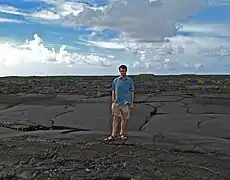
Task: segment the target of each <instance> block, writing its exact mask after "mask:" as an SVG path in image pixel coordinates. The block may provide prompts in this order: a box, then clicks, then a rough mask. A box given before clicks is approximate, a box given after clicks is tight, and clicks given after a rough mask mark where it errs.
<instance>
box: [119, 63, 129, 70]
mask: <svg viewBox="0 0 230 180" xmlns="http://www.w3.org/2000/svg"><path fill="white" fill-rule="evenodd" d="M118 69H119V70H120V69H125V70H126V71H127V66H126V65H124V64H122V65H120V66H119V68H118Z"/></svg>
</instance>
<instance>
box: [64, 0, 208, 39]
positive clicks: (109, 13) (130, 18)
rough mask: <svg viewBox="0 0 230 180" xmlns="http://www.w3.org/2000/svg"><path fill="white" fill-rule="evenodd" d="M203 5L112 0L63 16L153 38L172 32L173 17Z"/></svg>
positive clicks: (163, 0) (176, 18) (179, 17)
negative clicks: (97, 6)
mask: <svg viewBox="0 0 230 180" xmlns="http://www.w3.org/2000/svg"><path fill="white" fill-rule="evenodd" d="M204 5H205V0H193V1H191V0H183V1H181V0H174V1H171V0H161V1H160V3H156V2H152V3H149V2H147V1H146V0H120V1H112V2H111V3H110V4H109V5H108V6H107V7H106V8H105V10H104V11H98V10H97V11H95V10H92V9H90V8H88V7H86V6H84V7H83V8H84V11H82V12H81V13H80V14H79V15H78V16H77V17H76V16H74V15H72V14H71V15H68V16H67V17H65V20H67V21H72V22H75V24H86V25H92V26H98V27H102V28H103V27H106V28H112V29H117V30H119V31H121V32H122V33H123V35H124V36H126V37H129V38H132V39H136V40H141V41H156V40H163V39H164V38H165V37H169V36H174V35H175V34H176V31H177V28H176V26H175V23H176V22H177V21H181V20H186V19H187V18H188V17H189V16H191V15H193V14H194V13H195V12H196V11H197V10H199V9H200V8H202V7H203V6H204Z"/></svg>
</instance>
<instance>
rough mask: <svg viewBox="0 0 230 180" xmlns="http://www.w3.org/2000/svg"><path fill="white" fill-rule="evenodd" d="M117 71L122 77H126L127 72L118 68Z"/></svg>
mask: <svg viewBox="0 0 230 180" xmlns="http://www.w3.org/2000/svg"><path fill="white" fill-rule="evenodd" d="M119 71H120V74H121V76H122V77H124V76H126V72H127V71H126V70H125V69H122V68H120V69H119Z"/></svg>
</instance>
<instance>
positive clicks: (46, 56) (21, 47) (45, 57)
mask: <svg viewBox="0 0 230 180" xmlns="http://www.w3.org/2000/svg"><path fill="white" fill-rule="evenodd" d="M65 48H66V46H65V45H63V46H61V48H60V49H59V50H57V51H56V50H55V49H54V48H52V49H48V48H46V47H45V45H44V43H43V41H42V39H41V38H40V37H39V36H38V35H37V34H35V35H34V40H31V41H28V40H27V41H26V42H25V43H22V44H18V43H1V44H0V49H1V53H0V64H4V65H5V66H17V65H20V64H21V63H34V62H41V63H47V64H49V63H50V64H52V63H58V64H66V65H74V64H88V65H98V66H106V67H107V66H110V65H111V62H110V59H109V58H108V57H107V58H106V57H102V56H98V55H96V54H90V55H87V54H83V53H76V52H75V53H71V52H68V51H67V50H66V49H65Z"/></svg>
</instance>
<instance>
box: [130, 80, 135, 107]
mask: <svg viewBox="0 0 230 180" xmlns="http://www.w3.org/2000/svg"><path fill="white" fill-rule="evenodd" d="M129 91H130V94H131V105H133V102H134V83H133V80H132V79H131V83H130V89H129Z"/></svg>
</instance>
